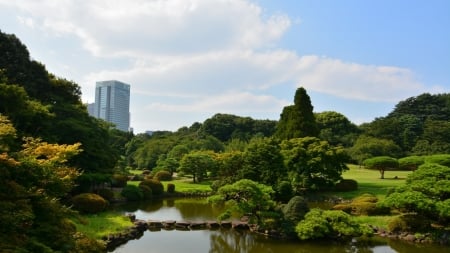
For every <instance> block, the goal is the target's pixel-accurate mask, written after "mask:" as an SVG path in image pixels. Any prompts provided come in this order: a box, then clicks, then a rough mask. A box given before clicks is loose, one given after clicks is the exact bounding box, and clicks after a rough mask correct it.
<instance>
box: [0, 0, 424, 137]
mask: <svg viewBox="0 0 450 253" xmlns="http://www.w3.org/2000/svg"><path fill="white" fill-rule="evenodd" d="M1 5H4V6H8V7H10V8H17V9H19V10H20V11H19V15H18V21H19V22H20V23H21V24H23V25H25V26H27V27H29V28H30V29H41V30H42V31H45V34H46V36H51V35H53V36H60V37H66V38H72V39H73V38H76V39H77V40H78V41H77V42H76V43H78V42H79V43H81V44H82V47H83V48H84V49H85V50H86V51H87V52H89V53H90V54H87V55H88V57H90V58H85V59H84V62H80V61H77V62H67V59H60V61H61V62H62V64H60V65H67V67H65V68H67V69H70V71H71V73H77V74H79V76H76V77H68V78H69V79H74V80H75V81H77V82H79V83H80V85H82V88H83V94H84V99H87V100H89V101H90V102H92V101H93V98H94V84H95V82H96V81H98V80H108V79H117V80H121V81H124V82H127V83H130V84H131V85H132V95H134V96H136V97H137V99H134V100H133V99H132V109H133V108H134V109H133V110H134V112H132V113H133V114H132V120H133V121H134V122H135V123H134V125H135V126H136V127H139V128H140V129H151V125H152V124H154V122H155V117H157V114H158V112H165V113H166V114H164V117H165V118H164V117H163V118H160V119H158V120H159V121H161V122H170V124H172V125H173V124H176V123H177V122H178V125H177V126H176V127H179V126H182V124H183V123H179V122H181V119H182V118H186V117H187V115H189V114H193V115H194V114H195V115H197V117H198V115H199V114H201V115H203V116H204V115H205V114H210V113H212V112H224V113H235V114H242V113H247V114H248V115H256V114H257V115H263V113H267V114H271V115H278V114H279V112H281V109H282V107H283V106H284V105H286V104H287V103H289V102H288V101H292V97H293V95H294V94H293V93H292V94H291V95H290V97H288V98H286V97H284V96H282V95H279V94H276V93H277V92H274V91H277V90H295V88H296V87H298V86H303V87H305V88H306V89H307V90H311V91H317V92H321V93H326V94H330V95H333V96H337V97H342V98H349V99H353V100H368V101H384V102H386V101H388V102H393V101H394V102H396V101H398V100H399V99H403V98H406V97H409V96H414V95H417V94H418V93H420V92H422V91H424V85H423V84H422V83H420V82H419V81H418V79H417V77H415V75H414V73H413V72H412V71H411V70H408V69H405V68H400V67H395V66H375V65H363V64H358V63H354V62H345V61H343V60H340V59H333V58H328V57H319V56H315V55H308V56H300V55H298V54H297V53H296V52H294V51H289V50H284V49H280V48H277V47H276V45H277V42H278V41H279V40H280V39H281V38H282V37H283V35H284V34H285V32H286V31H287V30H288V29H289V28H290V27H291V25H292V23H293V21H292V20H291V19H290V17H288V16H286V15H284V14H268V13H263V10H262V8H261V7H259V6H258V5H256V4H255V3H252V2H251V1H247V0H152V1H150V0H133V1H128V0H90V1H70V0H59V1H53V0H43V1H34V0H17V1H10V0H0V6H1ZM294 23H295V22H294ZM296 23H297V25H299V24H298V23H299V22H296ZM72 43H73V41H72ZM55 50H56V49H55ZM65 50H68V49H67V48H65ZM74 51H75V50H74ZM56 55H57V54H56ZM54 57H56V56H54ZM99 59H101V60H99ZM77 60H78V59H77ZM95 61H99V62H100V64H104V66H102V65H97V67H96V68H95V69H93V70H89V71H87V72H86V71H85V70H84V65H86V64H87V62H95ZM108 61H110V62H126V63H127V64H123V65H121V67H120V68H117V67H115V68H113V67H110V66H109V65H108ZM44 63H46V62H45V61H44ZM91 65H93V64H91ZM91 65H90V66H91ZM49 67H50V68H51V66H49ZM54 68H57V67H54ZM77 69H83V71H81V70H77ZM133 103H134V104H133ZM169 118H170V119H169ZM177 120H180V121H177ZM146 124H147V125H149V127H145V126H146ZM161 124H163V123H161ZM155 126H156V125H155ZM161 126H162V125H158V127H161ZM144 127H145V128H144ZM161 128H162V127H161Z"/></svg>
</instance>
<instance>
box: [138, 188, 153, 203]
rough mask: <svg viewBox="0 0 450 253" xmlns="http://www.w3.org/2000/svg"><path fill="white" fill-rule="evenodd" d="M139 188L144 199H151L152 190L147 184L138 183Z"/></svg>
mask: <svg viewBox="0 0 450 253" xmlns="http://www.w3.org/2000/svg"><path fill="white" fill-rule="evenodd" d="M139 189H140V190H141V192H142V199H144V200H148V199H152V197H153V192H152V189H151V188H150V187H148V186H147V185H139Z"/></svg>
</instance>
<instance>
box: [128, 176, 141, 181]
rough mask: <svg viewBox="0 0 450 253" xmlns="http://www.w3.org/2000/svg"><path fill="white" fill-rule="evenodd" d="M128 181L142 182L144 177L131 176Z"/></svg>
mask: <svg viewBox="0 0 450 253" xmlns="http://www.w3.org/2000/svg"><path fill="white" fill-rule="evenodd" d="M130 180H131V181H142V180H144V176H143V175H133V176H132V177H131V179H130Z"/></svg>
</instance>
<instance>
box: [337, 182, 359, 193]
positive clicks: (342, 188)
mask: <svg viewBox="0 0 450 253" xmlns="http://www.w3.org/2000/svg"><path fill="white" fill-rule="evenodd" d="M334 187H335V190H336V191H338V192H347V191H356V190H358V182H357V181H356V180H353V179H342V180H341V181H339V183H337V184H336V185H335V186H334Z"/></svg>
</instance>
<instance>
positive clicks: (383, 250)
mask: <svg viewBox="0 0 450 253" xmlns="http://www.w3.org/2000/svg"><path fill="white" fill-rule="evenodd" d="M114 209H115V210H119V211H121V212H124V213H134V214H135V215H136V218H137V219H141V220H160V221H165V220H175V221H208V220H215V219H216V217H217V216H218V215H219V214H220V213H221V210H220V208H216V207H213V206H211V205H210V204H208V203H207V202H206V200H205V199H193V198H188V199H165V200H154V201H151V202H143V203H127V204H121V205H116V206H114ZM114 252H115V253H141V252H142V253H144V252H145V253H160V252H165V253H177V252H183V253H191V252H192V253H202V252H209V253H219V252H220V253H243V252H247V253H263V252H267V253H285V252H292V253H309V252H312V253H314V252H317V253H319V252H330V253H331V252H333V253H341V252H342V253H344V252H346V253H349V252H351V253H353V252H355V253H356V252H364V253H366V252H367V253H369V252H373V253H391V252H392V253H396V252H398V253H403V252H404V253H406V252H408V253H419V252H427V253H438V252H439V253H441V252H449V249H448V248H447V247H442V246H439V245H428V244H426V245H417V244H409V243H406V242H403V241H397V240H392V241H391V240H388V239H385V238H378V237H375V238H374V239H371V240H370V241H368V242H358V241H353V242H349V243H335V242H331V241H320V242H313V243H312V242H308V243H305V242H298V241H285V240H275V239H270V238H267V237H265V236H263V235H258V234H254V233H250V232H246V231H236V230H233V229H219V230H194V231H182V230H164V229H162V230H160V231H146V232H145V233H144V235H143V236H142V237H141V238H139V239H138V240H133V241H129V242H128V243H127V244H125V245H122V246H120V247H119V248H117V249H115V250H114Z"/></svg>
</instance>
